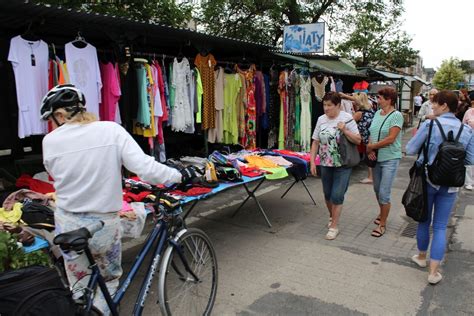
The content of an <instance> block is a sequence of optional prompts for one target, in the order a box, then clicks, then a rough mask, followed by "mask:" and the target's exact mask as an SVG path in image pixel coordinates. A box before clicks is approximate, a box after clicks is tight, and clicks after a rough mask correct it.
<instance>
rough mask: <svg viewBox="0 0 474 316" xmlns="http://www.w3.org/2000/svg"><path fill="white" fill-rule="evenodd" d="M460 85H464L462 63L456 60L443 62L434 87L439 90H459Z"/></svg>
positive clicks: (434, 79)
mask: <svg viewBox="0 0 474 316" xmlns="http://www.w3.org/2000/svg"><path fill="white" fill-rule="evenodd" d="M459 83H464V71H463V70H462V68H461V63H460V61H459V60H458V59H456V58H449V59H446V60H443V62H442V63H441V66H440V67H439V69H438V71H436V74H435V76H434V78H433V84H434V86H435V87H436V88H437V89H447V90H454V89H458V88H459V85H458V84H459Z"/></svg>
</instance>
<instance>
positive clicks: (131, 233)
mask: <svg viewBox="0 0 474 316" xmlns="http://www.w3.org/2000/svg"><path fill="white" fill-rule="evenodd" d="M130 205H131V206H132V209H133V212H134V213H135V215H136V216H135V218H134V219H132V218H127V217H122V218H120V225H121V226H122V237H129V238H138V237H140V235H141V234H142V231H143V228H144V227H145V221H146V210H145V204H144V203H141V202H133V203H130Z"/></svg>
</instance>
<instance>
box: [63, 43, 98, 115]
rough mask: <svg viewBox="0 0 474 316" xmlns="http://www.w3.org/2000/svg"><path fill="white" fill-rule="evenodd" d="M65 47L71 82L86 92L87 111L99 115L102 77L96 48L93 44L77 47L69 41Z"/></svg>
mask: <svg viewBox="0 0 474 316" xmlns="http://www.w3.org/2000/svg"><path fill="white" fill-rule="evenodd" d="M64 49H65V51H66V63H67V69H68V71H69V77H70V79H71V83H72V84H73V85H75V86H76V87H77V88H79V89H80V90H81V91H82V93H84V95H85V97H86V108H87V111H88V112H92V113H94V114H95V115H97V117H99V103H101V94H100V90H101V89H102V79H101V77H100V69H99V60H98V59H97V50H96V48H95V47H94V46H92V45H91V44H87V46H86V47H84V48H77V47H76V46H74V45H73V44H72V43H67V44H66V45H65V48H64Z"/></svg>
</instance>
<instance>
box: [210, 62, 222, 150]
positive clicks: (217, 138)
mask: <svg viewBox="0 0 474 316" xmlns="http://www.w3.org/2000/svg"><path fill="white" fill-rule="evenodd" d="M214 81H215V86H214V93H215V97H214V101H215V108H216V116H215V119H216V122H215V126H216V127H215V128H210V129H209V130H208V134H207V141H208V142H210V143H222V141H223V139H224V123H223V110H224V68H222V67H219V68H218V69H217V70H216V71H214Z"/></svg>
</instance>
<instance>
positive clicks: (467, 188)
mask: <svg viewBox="0 0 474 316" xmlns="http://www.w3.org/2000/svg"><path fill="white" fill-rule="evenodd" d="M464 188H465V189H466V190H469V191H472V189H473V188H472V185H470V184H468V185H466V186H465V187H464Z"/></svg>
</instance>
